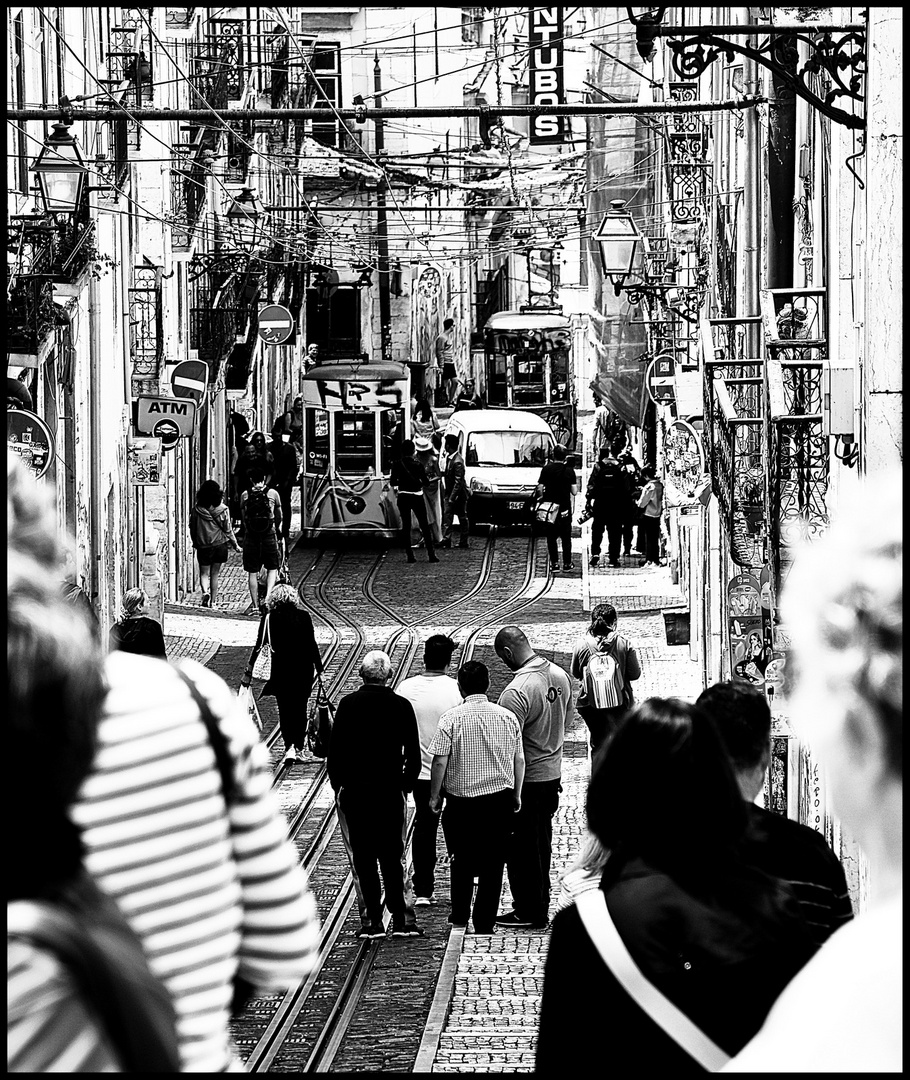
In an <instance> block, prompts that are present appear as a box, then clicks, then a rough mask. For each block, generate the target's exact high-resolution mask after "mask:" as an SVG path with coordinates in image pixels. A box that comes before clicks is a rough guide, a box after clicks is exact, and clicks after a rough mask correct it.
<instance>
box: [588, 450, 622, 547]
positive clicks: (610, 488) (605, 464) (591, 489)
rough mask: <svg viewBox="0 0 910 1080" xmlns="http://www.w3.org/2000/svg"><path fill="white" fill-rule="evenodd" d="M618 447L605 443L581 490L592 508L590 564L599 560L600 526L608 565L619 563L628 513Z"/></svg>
mask: <svg viewBox="0 0 910 1080" xmlns="http://www.w3.org/2000/svg"><path fill="white" fill-rule="evenodd" d="M620 449H621V447H620V445H619V444H618V443H614V446H613V447H605V448H604V449H603V450H601V452H600V460H599V461H598V462H597V464H596V465H595V466H594V468H593V469H592V470H591V475H590V477H589V478H588V487H587V490H586V492H585V497H586V500H587V505H588V506H589V507H590V508H591V510H592V512H593V520H592V522H591V560H590V564H589V565H590V566H591V567H592V568H594V567H596V566H598V565H599V564H600V545H601V542H602V540H603V535H604V530H606V533H607V559H608V560H609V563H610V566H619V553H620V551H621V549H622V530H623V526H624V524H625V522H626V518H627V516H628V513H629V506H628V503H629V493H630V490H631V488H630V485H629V476H628V474H627V473H626V471H625V470H624V469H623V467H622V465H621V464H620V462H619V458H618V454H619V451H620Z"/></svg>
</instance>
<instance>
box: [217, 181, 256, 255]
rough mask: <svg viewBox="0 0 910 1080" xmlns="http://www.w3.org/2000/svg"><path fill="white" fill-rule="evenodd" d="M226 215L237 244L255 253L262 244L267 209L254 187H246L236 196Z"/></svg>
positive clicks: (242, 248) (249, 252) (248, 251)
mask: <svg viewBox="0 0 910 1080" xmlns="http://www.w3.org/2000/svg"><path fill="white" fill-rule="evenodd" d="M226 216H227V221H228V227H229V228H230V231H231V235H232V238H233V240H234V243H235V244H236V246H237V247H238V248H240V249H241V250H242V251H245V252H247V253H248V254H250V255H253V254H255V252H256V251H257V250H258V249H259V247H260V246H261V244H262V239H263V232H264V229H265V211H264V210H263V207H262V202H261V201H260V199H259V197H258V196H257V194H256V192H255V191H254V190H253V188H248V187H245V188H244V189H243V190H242V191H241V192H240V194H239V195H237V196H236V197H235V198H234V201H233V202H232V203H231V205H230V207H229V208H228V212H227V215H226Z"/></svg>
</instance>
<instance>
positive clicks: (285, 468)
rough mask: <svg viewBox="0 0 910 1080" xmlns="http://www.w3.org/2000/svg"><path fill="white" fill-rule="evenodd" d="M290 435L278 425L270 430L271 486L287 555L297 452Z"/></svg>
mask: <svg viewBox="0 0 910 1080" xmlns="http://www.w3.org/2000/svg"><path fill="white" fill-rule="evenodd" d="M291 437H292V436H291V435H290V434H287V433H285V432H284V431H283V429H282V428H281V426H280V424H277V423H276V424H275V426H274V427H273V428H272V441H271V442H270V443H269V453H270V454H271V455H272V458H273V459H274V461H275V468H274V471H273V472H272V483H271V486H272V487H273V488H274V489H275V491H277V492H278V498H279V500H280V502H281V538H282V539H283V540H284V550H285V554H287V550H288V544H289V542H290V539H291V492H292V491H293V490H294V483H295V482H296V480H297V467H298V464H297V452H296V451H295V449H294V447H293V446H292V445H291V443H290V441H289V440H290V439H291Z"/></svg>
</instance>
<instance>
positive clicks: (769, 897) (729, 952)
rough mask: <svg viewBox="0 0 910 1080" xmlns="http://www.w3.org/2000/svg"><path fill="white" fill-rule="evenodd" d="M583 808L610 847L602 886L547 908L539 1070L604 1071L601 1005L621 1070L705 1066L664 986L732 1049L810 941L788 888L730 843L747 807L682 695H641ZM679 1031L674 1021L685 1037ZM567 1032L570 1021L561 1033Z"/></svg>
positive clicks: (713, 739)
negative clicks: (672, 1013) (667, 1016)
mask: <svg viewBox="0 0 910 1080" xmlns="http://www.w3.org/2000/svg"><path fill="white" fill-rule="evenodd" d="M587 816H588V825H589V827H590V829H591V831H592V832H593V833H594V834H595V835H596V836H597V837H598V839H599V840H600V841H601V843H602V844H603V846H604V849H605V850H606V851H607V852H609V855H608V857H607V860H606V863H605V866H604V868H603V872H602V874H601V879H600V883H599V888H598V889H587V890H583V891H580V892H579V893H578V894H577V895H576V897H575V902H574V904H573V905H572V906H571V907H569V908H567V909H566V910H564V911H560V912H559V913H558V914H557V915H556V916H555V917H554V919H553V926H552V930H551V935H550V944H549V949H548V952H547V962H546V968H545V971H544V987H543V999H542V1002H541V1011H540V1026H539V1030H538V1038H537V1052H536V1071H537V1072H539V1073H550V1074H553V1075H559V1076H565V1075H567V1074H568V1075H574V1074H578V1075H582V1076H584V1075H589V1074H592V1073H593V1072H595V1071H598V1070H601V1071H602V1070H603V1067H604V1060H605V1059H604V1053H605V1047H604V1041H603V1039H602V1038H601V1037H600V1035H599V1032H600V1030H601V1029H602V1027H603V1024H604V1017H609V1018H610V1033H611V1034H610V1040H609V1046H608V1049H607V1054H608V1057H609V1060H610V1064H611V1066H612V1067H615V1068H616V1069H618V1070H619V1071H620V1072H623V1073H626V1072H636V1073H638V1072H641V1073H643V1074H649V1075H650V1074H653V1075H658V1076H677V1075H682V1074H685V1075H689V1074H691V1073H693V1072H695V1071H697V1070H698V1069H699V1068H701V1069H705V1068H707V1067H708V1066H706V1064H705V1063H703V1062H701V1061H699V1062H696V1060H694V1059H693V1057H691V1056H690V1054H689V1052H688V1051H687V1050H686V1049H683V1046H681V1045H680V1044H679V1042H677V1040H676V1038H673V1037H671V1036H670V1034H669V1033H668V1031H669V1028H668V1029H665V1028H664V1027H663V1026H662V1025H661V1023H660V1021H659V1020H658V1019H657V1017H658V1016H659V1012H658V1007H659V1000H655V999H660V998H661V995H665V996H666V998H669V1000H670V1002H672V1004H673V1005H675V1006H676V1008H677V1009H679V1010H680V1011H681V1012H682V1013H683V1014H684V1015H685V1017H687V1018H688V1020H689V1021H691V1023H692V1024H694V1025H696V1027H697V1028H699V1029H701V1032H703V1035H704V1037H707V1039H709V1040H712V1041H713V1042H714V1043H715V1044H716V1046H717V1047H719V1048H721V1050H722V1051H725V1052H726V1053H727V1054H730V1053H735V1052H736V1050H737V1049H739V1048H740V1047H741V1046H743V1045H744V1044H745V1042H746V1041H747V1040H748V1039H749V1038H750V1036H751V1034H752V1033H753V1032H755V1031H756V1030H757V1029H758V1027H759V1026H760V1025H761V1022H762V1020H763V1019H764V1017H765V1015H766V1014H767V1011H768V1009H769V1008H770V1005H771V1003H772V1002H773V1000H774V998H775V996H776V995H777V993H779V991H780V988H782V987H783V986H785V985H786V984H787V982H788V981H789V979H791V978H792V977H793V975H794V974H795V973H796V972H797V971H798V970H799V969H800V967H802V965H803V964H804V963H805V962H806V960H807V959H808V958H809V957H810V956H811V955H812V953H813V951H814V949H815V945H814V943H813V942H812V939H811V936H810V934H809V932H808V930H807V929H806V927H805V924H804V922H803V919H802V915H801V913H800V911H799V907H798V905H797V904H796V903H795V901H794V900H793V898H792V897H791V896H790V895H789V893H788V892H787V890H786V888H785V886H784V885H783V884H782V883H781V882H780V881H778V880H777V879H776V878H772V877H769V876H768V875H766V874H763V873H761V871H759V870H757V869H755V868H754V867H752V866H750V865H748V864H747V863H746V862H745V861H744V860H743V858H742V857H741V855H740V853H739V851H738V846H737V845H738V842H739V841H740V839H741V837H742V836H743V834H744V832H745V830H746V826H747V817H746V811H745V805H744V802H743V799H742V797H741V795H740V792H739V789H738V787H737V785H736V781H735V779H734V776H733V771H732V769H731V767H730V763H729V760H728V759H727V756H726V753H725V751H724V748H723V746H722V744H721V742H720V739H719V737H718V735H717V732H716V730H715V728H714V725H713V723H712V721H711V720H710V719H709V718H708V717H707V716H706V715H704V714H703V713H702V712H701V711H700V710H699V709H698V708H696V707H695V706H694V705H689V704H686V703H685V702H682V701H678V700H675V699H671V700H663V699H660V698H650V699H649V700H647V701H645V702H644V703H643V704H642V705H640V706H639V707H638V708H637V709H635V710H634V711H633V712H632V713H631V714H630V715H629V717H628V718H627V719H626V721H625V722H624V723H623V724H622V725H621V727H620V728H619V730H618V731H617V732H616V735H615V736H614V737H613V739H612V740H611V742H610V744H609V745H608V746H607V748H606V751H605V753H604V755H603V757H602V758H601V760H600V761H599V762H598V764H597V766H596V768H595V770H594V773H593V775H592V777H591V784H590V787H589V789H588V798H587ZM611 923H612V925H613V927H614V928H615V933H617V934H618V935H619V943H618V945H617V947H616V950H608V949H607V947H606V944H605V945H604V952H601V948H600V946H599V945H597V944H595V942H599V941H600V940H601V937H602V936H603V935H607V934H609V935H610V936H612V934H610V924H611ZM614 951H622V952H623V954H625V952H626V951H627V952H628V953H629V954H630V955H631V958H632V959H631V961H628V964H632V963H634V965H635V967H636V968H637V969H638V972H639V973H640V976H643V977H644V979H645V980H646V985H645V989H648V987H647V983H650V984H652V985H651V987H650V989H649V993H648V996H645V994H644V992H643V991H642V992H641V994H639V992H638V990H637V989H635V991H634V993H633V986H634V985H635V984H634V983H629V984H627V983H625V976H624V975H623V974H622V973H623V971H624V968H623V967H622V966H621V965H620V963H619V961H617V960H615V959H614V956H613V955H612V953H613V952H614ZM627 966H628V965H627ZM633 974H634V973H633ZM630 978H631V975H630ZM621 980H622V981H621ZM579 986H583V987H585V992H584V994H581V995H579V994H578V992H577V990H578V987H579ZM627 986H628V989H627V988H626V987H627ZM681 1029H682V1024H681V1023H678V1022H676V1023H674V1025H673V1030H674V1031H676V1032H677V1033H678V1036H679V1037H680V1038H684V1037H685V1034H686V1033H685V1032H684V1031H682V1030H681ZM568 1030H573V1031H578V1032H580V1033H582V1034H580V1036H579V1037H578V1038H577V1039H567V1038H566V1031H568ZM702 1045H704V1044H703V1042H702ZM720 1059H721V1060H722V1059H723V1053H720ZM719 1063H720V1062H718V1063H717V1064H719ZM712 1067H714V1068H716V1067H717V1065H713V1066H712Z"/></svg>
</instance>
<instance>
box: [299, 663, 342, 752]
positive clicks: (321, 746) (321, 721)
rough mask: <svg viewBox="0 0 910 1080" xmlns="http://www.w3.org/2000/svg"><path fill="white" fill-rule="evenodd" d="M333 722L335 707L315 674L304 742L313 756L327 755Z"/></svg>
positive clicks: (320, 679)
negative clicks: (311, 705)
mask: <svg viewBox="0 0 910 1080" xmlns="http://www.w3.org/2000/svg"><path fill="white" fill-rule="evenodd" d="M334 722H335V709H334V707H333V705H332V703H331V701H329V695H328V694H327V693H326V689H325V686H324V685H323V682H322V676H321V675H320V674H318V673H317V675H316V698H315V703H314V705H313V712H312V715H311V716H310V721H309V723H308V724H307V733H306V742H307V748H308V749H309V751H310V753H311V754H312V755H313V757H318V758H325V757H328V756H329V744H330V743H331V741H332V725H333V724H334Z"/></svg>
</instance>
